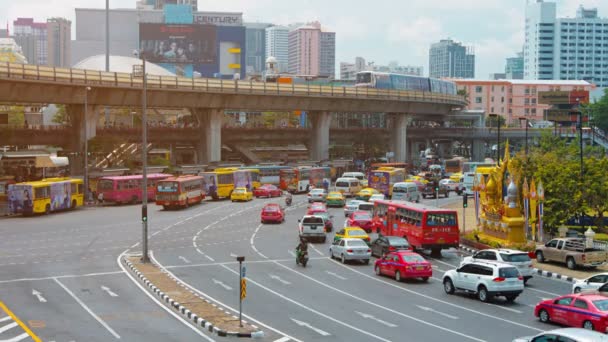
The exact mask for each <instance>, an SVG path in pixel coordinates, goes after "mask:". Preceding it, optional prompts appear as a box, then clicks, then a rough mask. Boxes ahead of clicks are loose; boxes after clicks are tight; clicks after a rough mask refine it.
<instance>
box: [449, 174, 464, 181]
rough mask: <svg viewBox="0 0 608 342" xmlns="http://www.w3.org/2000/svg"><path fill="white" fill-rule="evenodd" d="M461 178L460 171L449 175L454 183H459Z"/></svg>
mask: <svg viewBox="0 0 608 342" xmlns="http://www.w3.org/2000/svg"><path fill="white" fill-rule="evenodd" d="M461 178H462V172H455V173H452V174H451V175H450V180H453V181H454V182H456V183H460V179H461Z"/></svg>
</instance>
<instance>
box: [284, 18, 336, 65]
mask: <svg viewBox="0 0 608 342" xmlns="http://www.w3.org/2000/svg"><path fill="white" fill-rule="evenodd" d="M288 46H289V50H288V51H289V64H288V71H289V73H291V74H295V75H307V76H320V77H334V76H335V63H336V34H335V32H328V31H326V30H324V29H323V28H322V27H321V24H320V23H319V22H313V23H310V24H308V25H304V26H300V27H298V28H296V29H294V30H292V31H290V32H289V45H288Z"/></svg>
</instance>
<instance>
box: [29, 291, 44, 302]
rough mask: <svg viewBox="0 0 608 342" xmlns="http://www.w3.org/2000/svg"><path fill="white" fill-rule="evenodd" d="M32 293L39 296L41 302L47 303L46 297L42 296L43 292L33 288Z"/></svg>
mask: <svg viewBox="0 0 608 342" xmlns="http://www.w3.org/2000/svg"><path fill="white" fill-rule="evenodd" d="M32 295H34V296H36V298H38V301H39V302H41V303H46V299H45V298H44V297H42V293H40V292H38V291H36V290H32Z"/></svg>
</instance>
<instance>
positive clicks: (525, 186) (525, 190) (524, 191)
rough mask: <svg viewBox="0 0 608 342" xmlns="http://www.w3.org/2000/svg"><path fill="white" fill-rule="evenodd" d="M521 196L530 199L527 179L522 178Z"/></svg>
mask: <svg viewBox="0 0 608 342" xmlns="http://www.w3.org/2000/svg"><path fill="white" fill-rule="evenodd" d="M521 191H522V194H523V196H524V198H530V188H529V187H528V178H524V184H523V185H522V189H521Z"/></svg>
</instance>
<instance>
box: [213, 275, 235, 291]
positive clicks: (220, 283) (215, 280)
mask: <svg viewBox="0 0 608 342" xmlns="http://www.w3.org/2000/svg"><path fill="white" fill-rule="evenodd" d="M211 280H212V281H213V283H214V284H217V285H219V286H221V287H223V288H225V289H226V290H228V291H230V290H232V287H230V286H228V285H226V284H224V283H222V282H221V281H219V280H217V279H215V278H213V279H211Z"/></svg>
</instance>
